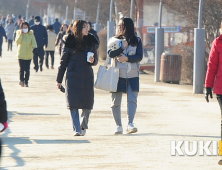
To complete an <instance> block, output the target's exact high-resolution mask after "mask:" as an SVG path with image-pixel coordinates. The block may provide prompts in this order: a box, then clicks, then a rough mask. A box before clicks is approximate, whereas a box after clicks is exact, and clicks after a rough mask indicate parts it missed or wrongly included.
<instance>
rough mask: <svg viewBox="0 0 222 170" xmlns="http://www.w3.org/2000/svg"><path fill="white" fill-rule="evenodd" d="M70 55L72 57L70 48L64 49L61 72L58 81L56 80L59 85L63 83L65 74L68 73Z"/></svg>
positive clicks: (59, 71)
mask: <svg viewBox="0 0 222 170" xmlns="http://www.w3.org/2000/svg"><path fill="white" fill-rule="evenodd" d="M70 55H71V49H70V48H68V47H64V48H63V49H62V57H61V61H60V66H59V70H58V74H57V79H56V81H57V82H58V83H62V80H63V77H64V74H65V72H66V68H67V66H68V62H69V57H70Z"/></svg>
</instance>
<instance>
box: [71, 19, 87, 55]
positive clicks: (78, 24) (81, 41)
mask: <svg viewBox="0 0 222 170" xmlns="http://www.w3.org/2000/svg"><path fill="white" fill-rule="evenodd" d="M86 24H87V22H86V21H84V20H76V21H75V22H74V24H73V34H74V36H75V49H76V51H77V52H78V51H80V50H83V49H84V48H85V46H86V37H85V36H83V35H82V29H83V26H84V25H86Z"/></svg>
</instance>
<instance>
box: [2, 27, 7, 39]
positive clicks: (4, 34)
mask: <svg viewBox="0 0 222 170" xmlns="http://www.w3.org/2000/svg"><path fill="white" fill-rule="evenodd" d="M3 37H5V39H7V36H6V32H5V30H4V29H3Z"/></svg>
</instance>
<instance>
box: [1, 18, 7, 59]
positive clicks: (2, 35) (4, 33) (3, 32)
mask: <svg viewBox="0 0 222 170" xmlns="http://www.w3.org/2000/svg"><path fill="white" fill-rule="evenodd" d="M2 24H3V23H2V21H0V57H2V43H3V37H5V41H6V42H7V36H6V32H5V29H4V28H3V27H2Z"/></svg>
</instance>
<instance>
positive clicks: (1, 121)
mask: <svg viewBox="0 0 222 170" xmlns="http://www.w3.org/2000/svg"><path fill="white" fill-rule="evenodd" d="M7 120H8V113H7V106H6V101H5V94H4V91H3V88H2V84H1V79H0V132H3V131H4V130H5V129H6V128H7V127H8V123H7ZM1 155H2V142H1V140H0V158H1Z"/></svg>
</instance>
